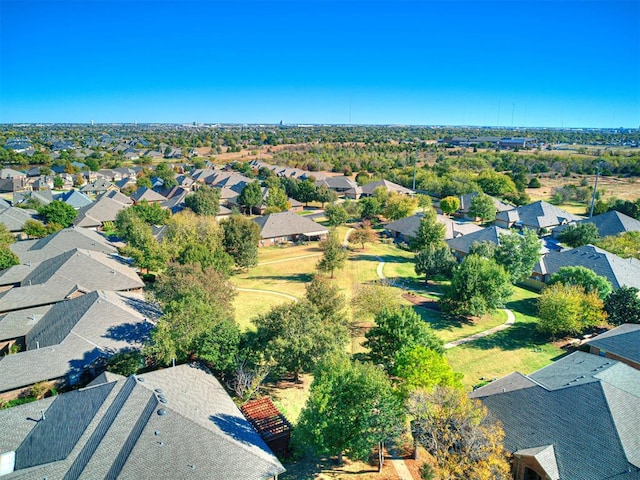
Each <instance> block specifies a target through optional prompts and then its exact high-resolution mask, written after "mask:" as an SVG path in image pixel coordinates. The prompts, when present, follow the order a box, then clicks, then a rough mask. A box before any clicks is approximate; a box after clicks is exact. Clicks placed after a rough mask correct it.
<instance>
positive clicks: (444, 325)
mask: <svg viewBox="0 0 640 480" xmlns="http://www.w3.org/2000/svg"><path fill="white" fill-rule="evenodd" d="M411 308H413V311H414V312H416V313H417V314H418V315H420V318H422V319H423V320H424V321H425V322H427V323H428V324H429V326H430V327H431V328H432V329H433V330H436V331H437V330H451V329H454V328H462V327H464V326H468V325H473V320H470V319H469V318H467V317H454V316H450V315H445V314H443V313H441V312H439V311H436V310H432V309H428V308H424V307H423V306H419V305H413V306H412V307H411Z"/></svg>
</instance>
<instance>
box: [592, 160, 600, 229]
mask: <svg viewBox="0 0 640 480" xmlns="http://www.w3.org/2000/svg"><path fill="white" fill-rule="evenodd" d="M601 164H602V158H598V164H597V165H596V183H595V185H594V186H593V195H592V196H591V208H590V209H589V218H591V217H593V207H594V205H595V203H596V192H597V191H598V177H599V176H600V165H601Z"/></svg>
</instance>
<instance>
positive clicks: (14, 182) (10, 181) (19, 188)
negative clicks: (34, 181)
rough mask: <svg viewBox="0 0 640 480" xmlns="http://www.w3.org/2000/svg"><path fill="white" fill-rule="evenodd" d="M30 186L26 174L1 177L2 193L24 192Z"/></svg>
mask: <svg viewBox="0 0 640 480" xmlns="http://www.w3.org/2000/svg"><path fill="white" fill-rule="evenodd" d="M30 188H31V185H29V182H28V180H27V177H26V176H23V177H9V178H2V179H0V193H7V192H24V191H26V190H29V189H30Z"/></svg>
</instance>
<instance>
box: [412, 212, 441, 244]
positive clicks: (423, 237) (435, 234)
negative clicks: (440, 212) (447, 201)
mask: <svg viewBox="0 0 640 480" xmlns="http://www.w3.org/2000/svg"><path fill="white" fill-rule="evenodd" d="M444 235H445V226H444V224H443V223H440V222H438V216H437V215H436V211H435V210H434V209H433V208H427V209H426V210H425V212H424V215H423V216H422V218H421V219H420V225H419V226H418V231H417V232H416V235H415V237H413V238H412V239H411V241H410V242H409V246H410V247H411V250H413V251H414V252H419V251H420V250H423V249H424V248H425V247H426V246H427V245H432V244H435V245H438V244H441V243H442V242H444Z"/></svg>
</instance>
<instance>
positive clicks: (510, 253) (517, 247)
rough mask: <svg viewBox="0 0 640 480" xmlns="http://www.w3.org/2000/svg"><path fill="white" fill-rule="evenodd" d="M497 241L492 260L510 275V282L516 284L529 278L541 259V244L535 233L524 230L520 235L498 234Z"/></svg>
mask: <svg viewBox="0 0 640 480" xmlns="http://www.w3.org/2000/svg"><path fill="white" fill-rule="evenodd" d="M499 240H500V241H499V244H498V247H497V248H496V250H495V254H494V258H495V260H496V262H497V263H498V264H499V265H502V266H503V267H504V269H505V270H506V271H507V273H508V274H509V275H510V277H511V281H512V282H513V283H516V282H519V281H522V280H524V279H526V278H528V277H529V276H531V272H532V271H533V267H534V266H535V264H536V263H538V261H540V259H541V258H542V253H541V252H540V249H541V247H542V242H541V241H540V239H539V238H538V236H537V235H536V233H535V232H534V231H533V230H531V229H529V228H525V229H523V230H522V234H521V235H518V234H517V233H515V232H514V233H511V234H500V235H499Z"/></svg>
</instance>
